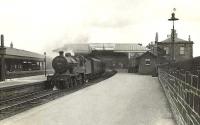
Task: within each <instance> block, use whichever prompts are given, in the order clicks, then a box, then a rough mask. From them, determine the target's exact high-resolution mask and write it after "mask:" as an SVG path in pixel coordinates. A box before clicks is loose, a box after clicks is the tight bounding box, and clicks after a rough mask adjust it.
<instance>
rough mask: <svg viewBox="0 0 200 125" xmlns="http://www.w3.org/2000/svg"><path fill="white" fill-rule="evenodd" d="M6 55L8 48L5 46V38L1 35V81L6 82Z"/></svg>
mask: <svg viewBox="0 0 200 125" xmlns="http://www.w3.org/2000/svg"><path fill="white" fill-rule="evenodd" d="M5 53H6V48H5V46H4V36H3V34H2V35H1V47H0V55H1V73H0V74H1V75H0V77H1V78H0V81H5V79H6V68H5Z"/></svg>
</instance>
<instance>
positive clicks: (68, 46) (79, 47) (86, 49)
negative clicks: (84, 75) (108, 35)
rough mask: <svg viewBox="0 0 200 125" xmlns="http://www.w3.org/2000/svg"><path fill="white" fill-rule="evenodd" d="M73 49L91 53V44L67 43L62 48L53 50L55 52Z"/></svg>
mask: <svg viewBox="0 0 200 125" xmlns="http://www.w3.org/2000/svg"><path fill="white" fill-rule="evenodd" d="M60 50H62V51H73V52H74V53H90V52H91V48H90V46H89V44H65V45H64V46H63V47H62V48H58V49H55V50H53V51H54V52H58V51H60Z"/></svg>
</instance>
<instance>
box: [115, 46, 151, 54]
mask: <svg viewBox="0 0 200 125" xmlns="http://www.w3.org/2000/svg"><path fill="white" fill-rule="evenodd" d="M147 50H148V49H147V48H146V47H144V46H142V45H139V44H115V48H114V51H116V52H146V51H147Z"/></svg>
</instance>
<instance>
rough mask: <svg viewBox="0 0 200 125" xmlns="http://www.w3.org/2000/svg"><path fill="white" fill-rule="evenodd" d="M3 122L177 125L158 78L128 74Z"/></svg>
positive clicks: (3, 124)
mask: <svg viewBox="0 0 200 125" xmlns="http://www.w3.org/2000/svg"><path fill="white" fill-rule="evenodd" d="M0 122H1V125H175V123H174V120H173V118H172V114H171V112H170V110H169V107H168V103H167V100H166V97H165V96H164V93H163V91H162V88H161V86H160V84H159V82H158V80H157V78H153V77H151V76H145V75H135V74H128V73H118V74H116V75H114V76H113V77H111V78H109V79H106V80H104V81H102V82H100V83H98V84H95V85H93V86H90V87H87V88H85V89H82V90H79V91H77V92H75V93H72V94H70V95H67V96H64V97H62V98H59V99H57V100H54V101H52V102H50V103H48V104H44V105H41V106H38V107H35V108H33V109H31V110H28V111H25V112H23V113H21V114H18V115H16V116H13V117H10V118H7V119H4V120H2V121H0Z"/></svg>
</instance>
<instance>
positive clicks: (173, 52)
mask: <svg viewBox="0 0 200 125" xmlns="http://www.w3.org/2000/svg"><path fill="white" fill-rule="evenodd" d="M173 11H174V12H173V13H172V14H171V15H172V17H171V18H170V19H168V20H169V21H172V22H173V29H172V34H171V35H172V36H171V40H172V43H171V47H172V48H171V61H172V62H175V61H176V58H175V38H174V36H175V34H174V21H177V20H179V19H178V18H176V17H175V11H176V8H174V9H173Z"/></svg>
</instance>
